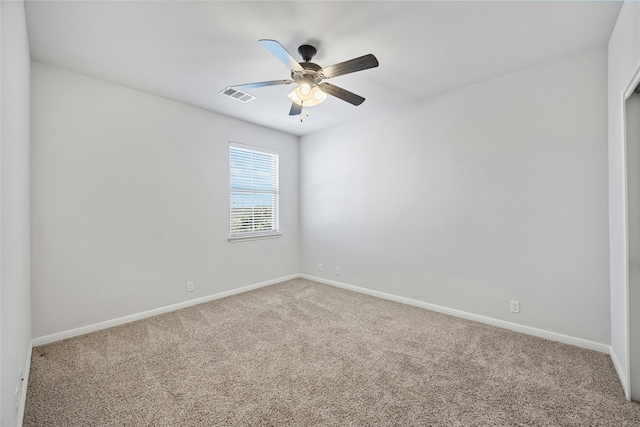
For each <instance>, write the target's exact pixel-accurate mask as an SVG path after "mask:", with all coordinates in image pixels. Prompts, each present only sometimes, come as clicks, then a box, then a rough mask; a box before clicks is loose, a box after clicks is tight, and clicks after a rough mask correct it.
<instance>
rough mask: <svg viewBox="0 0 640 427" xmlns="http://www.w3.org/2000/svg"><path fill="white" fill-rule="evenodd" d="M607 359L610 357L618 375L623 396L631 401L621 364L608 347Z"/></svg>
mask: <svg viewBox="0 0 640 427" xmlns="http://www.w3.org/2000/svg"><path fill="white" fill-rule="evenodd" d="M609 357H611V362H613V367H614V368H616V373H617V374H618V379H619V380H620V384H621V385H622V389H623V390H624V395H625V397H626V398H627V400H631V394H630V390H629V378H628V376H627V374H626V372H625V370H624V369H623V368H622V364H621V363H620V359H618V355H617V354H616V351H615V350H614V349H613V347H609Z"/></svg>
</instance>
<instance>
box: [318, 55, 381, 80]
mask: <svg viewBox="0 0 640 427" xmlns="http://www.w3.org/2000/svg"><path fill="white" fill-rule="evenodd" d="M378 65H380V64H379V63H378V59H377V58H376V57H375V56H373V55H372V54H368V55H364V56H361V57H359V58H353V59H350V60H348V61H344V62H341V63H339V64H335V65H330V66H328V67H326V68H323V69H322V70H320V71H319V72H318V74H321V75H322V76H323V78H325V79H330V78H332V77H337V76H342V75H344V74H349V73H355V72H356V71H362V70H368V69H369V68H375V67H377V66H378Z"/></svg>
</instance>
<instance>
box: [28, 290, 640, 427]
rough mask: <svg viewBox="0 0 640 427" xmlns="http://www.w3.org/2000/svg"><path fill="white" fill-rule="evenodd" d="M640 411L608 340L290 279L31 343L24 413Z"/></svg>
mask: <svg viewBox="0 0 640 427" xmlns="http://www.w3.org/2000/svg"><path fill="white" fill-rule="evenodd" d="M494 425H500V426H522V425H527V426H528V425H537V426H592V425H593V426H596V425H598V426H640V404H638V403H635V402H628V401H627V400H626V399H625V398H624V394H623V391H622V388H621V386H620V384H619V382H618V379H617V377H616V373H615V370H614V367H613V365H612V363H611V360H610V359H609V356H608V355H606V354H602V353H598V352H595V351H591V350H585V349H582V348H578V347H574V346H570V345H566V344H561V343H557V342H553V341H548V340H545V339H541V338H536V337H532V336H528V335H523V334H520V333H516V332H512V331H508V330H504V329H500V328H496V327H492V326H488V325H484V324H480V323H475V322H472V321H468V320H464V319H460V318H456V317H452V316H448V315H444V314H440V313H435V312H432V311H428V310H425V309H421V308H417V307H413V306H408V305H403V304H399V303H395V302H392V301H387V300H383V299H378V298H375V297H371V296H367V295H363V294H359V293H355V292H351V291H347V290H344V289H339V288H335V287H332V286H327V285H323V284H319V283H315V282H312V281H308V280H304V279H295V280H291V281H287V282H283V283H279V284H276V285H272V286H268V287H264V288H260V289H256V290H253V291H250V292H246V293H242V294H238V295H235V296H231V297H227V298H224V299H220V300H215V301H211V302H208V303H205V304H200V305H197V306H193V307H189V308H185V309H182V310H178V311H175V312H171V313H167V314H163V315H159V316H155V317H151V318H147V319H144V320H140V321H136V322H133V323H129V324H125V325H122V326H117V327H113V328H110V329H105V330H102V331H98V332H94V333H91V334H86V335H82V336H78V337H74V338H70V339H67V340H64V341H59V342H55V343H52V344H48V345H43V346H39V347H35V348H34V349H33V354H32V360H31V371H30V377H29V385H28V390H27V402H26V410H25V420H24V426H56V427H58V426H494Z"/></svg>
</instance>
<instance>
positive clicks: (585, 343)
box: [300, 274, 610, 354]
mask: <svg viewBox="0 0 640 427" xmlns="http://www.w3.org/2000/svg"><path fill="white" fill-rule="evenodd" d="M300 277H302V278H304V279H309V280H313V281H315V282H320V283H324V284H327V285H331V286H336V287H338V288H343V289H348V290H351V291H355V292H360V293H363V294H367V295H371V296H375V297H379V298H384V299H387V300H391V301H395V302H399V303H403V304H409V305H413V306H416V307H421V308H426V309H427V310H432V311H437V312H439V313H444V314H450V315H452V316H456V317H462V318H463V319H468V320H473V321H476V322H480V323H485V324H488V325H492V326H498V327H500V328H504V329H509V330H511V331H516V332H521V333H523V334H527V335H533V336H536V337H540V338H546V339H549V340H552V341H558V342H561V343H565V344H571V345H575V346H577V347H582V348H587V349H589V350H595V351H598V352H601V353H607V354H609V349H610V347H609V345H607V344H602V343H599V342H595V341H589V340H585V339H582V338H576V337H572V336H569V335H564V334H559V333H557V332H551V331H546V330H544V329H538V328H534V327H532V326H525V325H520V324H518V323H512V322H507V321H505V320H500V319H494V318H493V317H487V316H482V315H479V314H473V313H469V312H466V311H462V310H456V309H454V308H448V307H443V306H441V305H436V304H430V303H427V302H423V301H418V300H414V299H411V298H406V297H401V296H397V295H392V294H387V293H385V292H380V291H374V290H372V289H367V288H361V287H359V286H353V285H348V284H346V283H341V282H336V281H333V280H328V279H324V278H322V277H316V276H312V275H309V274H300Z"/></svg>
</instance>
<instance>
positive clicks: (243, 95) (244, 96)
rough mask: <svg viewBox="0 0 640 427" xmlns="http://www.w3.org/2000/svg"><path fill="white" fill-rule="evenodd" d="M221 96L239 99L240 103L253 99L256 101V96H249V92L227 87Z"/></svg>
mask: <svg viewBox="0 0 640 427" xmlns="http://www.w3.org/2000/svg"><path fill="white" fill-rule="evenodd" d="M220 93H221V94H223V95H226V96H229V97H231V98H233V99H237V100H238V101H240V102H249V101H251V100H252V99H256V97H255V96H253V95H249V94H248V93H247V92H242V91H241V90H235V89H231V87H227V88H225V89H223V90H222V91H220Z"/></svg>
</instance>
